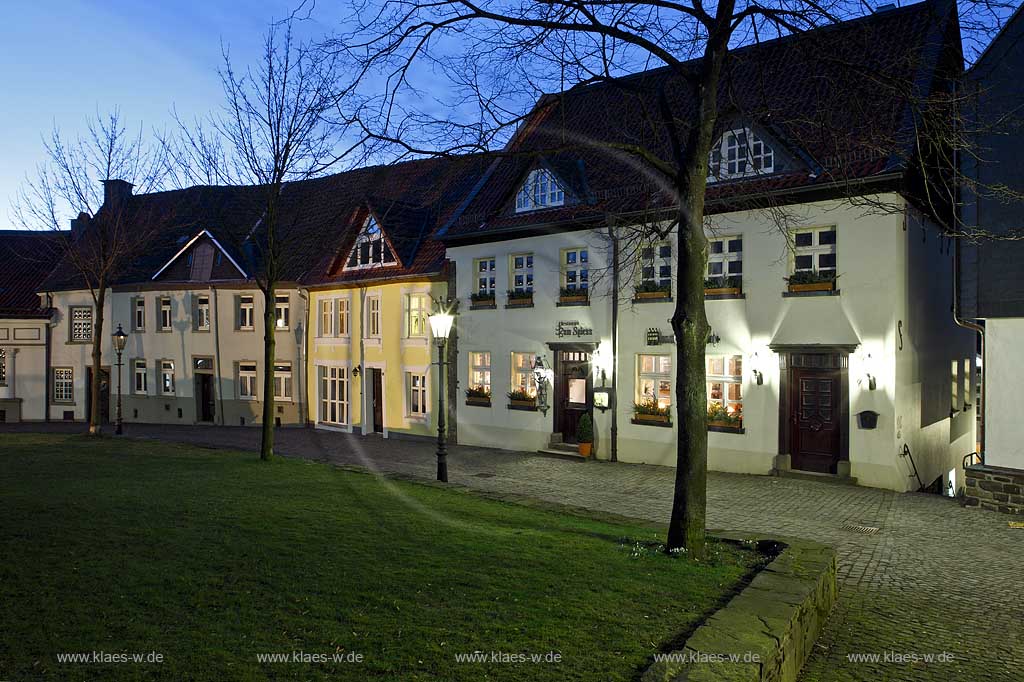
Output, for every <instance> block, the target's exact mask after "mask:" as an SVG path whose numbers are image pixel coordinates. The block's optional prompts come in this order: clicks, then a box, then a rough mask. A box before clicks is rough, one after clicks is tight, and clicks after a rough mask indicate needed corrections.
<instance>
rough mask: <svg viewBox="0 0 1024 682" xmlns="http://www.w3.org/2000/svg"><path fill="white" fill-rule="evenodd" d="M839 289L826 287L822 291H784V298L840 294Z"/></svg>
mask: <svg viewBox="0 0 1024 682" xmlns="http://www.w3.org/2000/svg"><path fill="white" fill-rule="evenodd" d="M838 295H839V289H824V290H821V291H783V292H782V297H783V298H803V297H806V296H838Z"/></svg>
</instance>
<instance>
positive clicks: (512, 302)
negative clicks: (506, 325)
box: [505, 296, 533, 308]
mask: <svg viewBox="0 0 1024 682" xmlns="http://www.w3.org/2000/svg"><path fill="white" fill-rule="evenodd" d="M505 307H506V308H532V307H533V296H530V297H529V298H510V299H508V301H507V302H506V303H505Z"/></svg>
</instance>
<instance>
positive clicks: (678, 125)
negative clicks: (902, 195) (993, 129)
mask: <svg viewBox="0 0 1024 682" xmlns="http://www.w3.org/2000/svg"><path fill="white" fill-rule="evenodd" d="M963 4H964V5H965V8H966V10H965V11H964V12H962V13H961V16H962V25H963V26H964V28H967V29H970V30H974V31H977V32H978V33H980V34H982V35H985V34H987V35H991V33H992V32H993V31H994V30H995V29H997V28H998V25H999V22H1000V20H1002V19H1004V18H1005V17H1006V16H1007V15H1008V11H1012V6H1011V5H1010V4H1009V3H999V2H985V3H970V2H968V3H963ZM967 10H969V11H967ZM870 12H871V9H870V8H869V7H867V6H866V5H865V4H863V3H862V2H858V1H856V0H831V1H829V2H824V3H821V2H802V1H799V0H779V1H777V2H776V1H772V2H753V1H749V0H722V1H721V2H719V3H717V4H714V5H706V4H705V3H703V2H701V1H700V0H683V1H681V2H674V1H667V0H637V1H635V2H608V1H607V0H599V1H594V2H584V1H580V0H549V1H547V2H516V1H515V0H453V1H452V2H434V1H433V0H375V1H372V0H367V1H366V2H363V3H361V4H360V5H358V6H357V7H356V10H355V12H354V14H353V15H352V16H350V17H347V18H346V19H345V25H346V26H347V27H349V28H348V29H346V32H345V33H343V34H341V35H339V36H337V37H336V38H333V39H331V40H329V41H328V42H327V49H329V50H331V51H332V52H333V53H340V54H344V55H346V56H347V57H348V58H349V59H351V62H352V64H353V72H354V73H355V77H356V78H357V79H359V80H362V81H363V83H364V85H365V84H367V83H369V84H371V85H370V86H369V87H368V88H364V92H367V95H366V99H365V100H364V102H363V108H362V110H361V112H360V116H359V117H358V124H359V125H360V126H362V127H363V130H364V132H365V133H366V134H367V135H369V136H371V137H374V138H375V139H379V140H383V141H386V142H388V143H390V144H392V145H394V146H395V147H397V148H398V149H399V150H401V152H403V153H406V154H458V153H462V152H467V151H477V150H482V149H487V148H489V147H492V146H495V145H498V146H500V145H501V144H503V143H504V142H506V141H507V140H509V139H512V140H513V144H512V145H510V146H508V147H506V148H505V149H504V150H503V152H502V153H506V154H515V153H516V149H515V144H514V140H515V139H516V138H515V135H514V132H513V131H514V130H516V129H517V128H519V127H520V126H521V125H524V124H525V125H530V116H532V113H530V114H527V115H525V116H524V115H521V114H520V112H521V111H522V110H523V108H524V104H528V103H532V101H534V100H537V99H539V98H541V97H542V96H544V95H545V93H548V92H559V91H565V90H566V89H567V88H568V87H570V86H579V85H586V84H595V83H600V84H604V85H606V86H613V87H616V88H618V89H619V93H620V95H621V96H622V97H625V98H634V106H635V107H637V108H638V109H640V110H642V111H643V117H644V120H645V121H646V122H647V123H646V126H645V127H643V129H642V130H641V131H639V132H636V134H633V135H632V136H631V137H630V136H629V135H619V136H617V139H616V140H587V141H585V144H586V145H591V146H593V145H602V146H603V147H604V148H605V149H607V150H609V151H610V152H612V153H615V154H617V155H625V156H628V157H630V158H632V159H633V163H635V165H637V166H639V167H641V168H642V171H641V173H642V174H643V175H645V176H646V177H648V178H649V179H650V181H649V186H648V187H646V188H644V190H643V191H648V192H651V193H652V194H658V193H665V194H668V195H670V196H671V199H670V201H668V202H667V203H666V204H663V205H662V206H661V208H662V209H664V207H665V205H670V206H671V208H670V210H669V211H668V212H665V211H664V210H662V212H661V214H660V217H659V219H657V220H643V221H641V226H642V227H643V228H644V229H641V230H639V232H636V233H635V235H634V236H635V239H633V240H632V243H633V244H634V248H635V244H639V243H642V242H643V241H644V240H650V239H651V238H660V237H664V235H666V234H667V233H668V232H672V231H674V232H676V234H677V239H676V244H677V253H676V263H677V270H676V272H677V276H676V278H675V298H674V300H675V306H676V307H675V313H674V315H673V317H672V320H671V322H672V329H673V331H674V333H675V338H676V369H677V380H676V386H675V400H674V401H673V402H674V405H675V408H676V410H677V413H678V424H679V429H678V443H677V458H676V479H675V495H674V500H673V505H672V512H671V519H670V524H669V532H668V542H667V546H668V548H669V549H670V550H675V549H679V548H686V549H687V550H688V551H689V552H690V553H691V554H693V555H696V556H700V555H702V554H703V553H704V533H705V530H704V529H705V506H706V469H707V428H706V419H707V414H706V395H705V366H704V353H705V345H706V342H707V338H708V334H709V327H708V322H707V318H706V315H705V310H704V295H703V290H704V281H703V280H704V273H705V267H706V263H707V240H706V238H705V227H706V223H705V213H706V210H705V209H706V189H707V187H706V185H707V179H708V175H709V154H710V152H711V151H712V146H713V143H714V141H715V139H716V135H717V134H719V125H720V123H721V122H722V121H723V120H727V119H728V117H730V116H737V115H742V114H747V115H754V114H757V113H761V114H770V113H771V112H764V111H762V112H753V111H750V110H747V111H743V108H742V106H741V104H740V102H741V100H742V96H741V94H738V93H737V92H736V91H734V90H733V86H734V85H735V84H734V83H732V82H731V81H730V80H729V79H728V78H727V76H728V75H729V74H730V73H732V71H733V69H736V68H737V67H738V65H741V62H742V57H741V55H740V53H739V52H737V48H739V47H742V46H744V45H750V44H755V43H759V42H763V41H765V40H768V39H771V38H777V37H781V36H786V35H792V34H799V33H805V32H807V31H809V30H810V29H815V28H819V27H823V26H827V25H831V24H837V23H839V22H842V21H845V20H847V19H851V18H855V17H858V16H861V15H863V14H866V13H870ZM352 27H354V28H352ZM983 42H986V41H985V40H984V38H982V39H980V40H978V41H977V42H976V45H980V44H981V43H983ZM813 49H815V50H818V53H817V55H816V57H817V58H818V59H820V60H821V61H823V62H825V63H827V64H828V65H829V69H828V71H827V74H826V75H827V77H828V78H830V79H833V80H832V81H831V82H833V83H842V82H843V80H844V75H845V79H848V80H851V81H852V80H859V81H860V82H870V84H871V87H874V88H878V89H879V90H882V91H885V93H887V94H890V95H895V94H897V93H898V91H900V90H901V89H904V90H906V92H900V93H899V94H901V95H903V96H905V97H910V98H913V97H917V98H918V101H917V105H916V110H915V111H914V113H913V115H914V120H915V121H916V122H922V121H924V120H925V118H923V116H925V115H926V114H933V113H934V112H933V111H926V110H929V109H934V106H933V105H934V104H935V102H928V101H924V100H922V99H921V98H920V94H921V93H919V92H916V91H912V88H911V86H908V85H907V84H906V83H903V82H893V78H892V77H891V76H890V75H887V74H886V73H885V69H884V67H885V66H886V65H881V66H882V67H883V68H879V69H877V70H876V71H874V72H873V71H872V66H873V65H865V64H858V63H843V62H842V56H841V55H833V54H832V53H831V50H830V48H829V46H828V45H827V44H826V45H824V46H823V45H820V44H819V45H815V46H814V47H813ZM654 67H660V68H662V69H665V70H666V71H667V73H668V77H667V78H666V79H665V80H664V81H663V85H662V87H661V88H660V89H658V90H657V91H656V92H654V93H653V94H652V93H650V92H644V93H638V92H637V91H636V90H635V87H634V86H633V84H634V83H635V81H630V80H628V79H622V78H620V76H622V75H624V74H629V73H635V72H639V71H643V70H649V69H652V68H654ZM950 68H951V72H953V73H954V75H955V72H956V70H957V69H956V65H951V66H950ZM438 74H443V76H444V78H442V77H441V76H439V75H438ZM755 74H756V70H755ZM424 81H426V82H427V83H428V85H423V84H422V83H423V82H424ZM439 82H440V87H439ZM378 84H379V85H378ZM374 85H377V87H373V86H374ZM747 85H748V86H749V87H751V88H753V89H757V88H758V86H759V85H762V84H760V83H757V82H754V83H748V84H747ZM428 87H429V89H428ZM444 88H448V89H450V91H451V92H453V93H456V94H455V96H454V97H453V98H451V99H448V100H443V101H442V103H440V104H438V103H434V102H430V101H429V100H427V98H426V96H427V95H428V94H430V95H433V96H434V97H438V98H440V95H438V94H437V93H438V91H439V90H442V89H444ZM677 93H683V95H682V96H679V95H678V94H677ZM864 99H865V100H866V101H865V102H864V106H865V115H870V114H872V113H873V112H871V111H870V107H871V105H872V99H873V97H871V96H867V97H865V98H864ZM425 100H426V101H425ZM543 101H545V100H542V102H543ZM546 101H549V102H550V100H546ZM945 103H946V104H948V99H947V100H946V102H945ZM828 105H829V103H828V102H825V103H823V107H824V108H827V107H828ZM844 106H845V105H844ZM540 108H541V105H538V107H537V109H540ZM438 110H441V113H439V114H438V113H435V112H436V111H438ZM866 120H870V118H867V119H866ZM928 120H931V119H928ZM629 132H632V131H629ZM787 132H788V133H790V134H791V135H796V136H797V137H799V135H800V134H804V135H810V134H814V135H819V136H823V137H829V138H830V139H828V140H823V141H822V140H819V142H820V144H818V147H819V148H821V147H823V146H824V147H828V146H829V145H830V144H831V145H833V146H834V147H835V158H834V159H832V162H831V163H824V160H819V161H822V162H823V163H822V164H821V165H822V166H825V167H826V168H827V170H828V172H829V173H831V174H832V175H833V177H832V178H831V180H832V182H833V183H835V184H839V185H841V184H843V183H844V182H847V181H848V182H849V184H850V186H851V189H852V190H854V191H851V195H855V194H856V191H855V188H854V187H853V185H854V184H855V182H854V178H853V177H852V174H851V176H846V174H845V173H844V169H845V168H848V167H852V166H854V165H855V164H856V163H857V162H859V161H862V160H863V158H858V157H857V155H856V154H851V152H850V150H851V149H853V148H855V147H856V146H857V145H856V144H852V142H853V141H852V140H851V138H852V137H853V135H852V134H851V131H848V130H843V129H838V128H837V127H836V126H834V125H832V126H831V127H830V122H829V120H828V119H827V118H818V119H814V118H808V119H807V120H804V121H794V122H793V125H791V126H790V128H789V129H788V130H787ZM859 132H860V133H862V138H861V142H863V143H864V144H867V141H869V140H872V139H874V138H872V136H871V134H870V131H859ZM890 132H891V131H890ZM917 132H918V134H919V139H923V138H924V137H925V133H927V134H928V135H929V136H930V138H931V142H930V143H929V144H928V145H924V146H927V147H928V148H927V149H923V146H922V145H921V144H918V145H916V148H915V145H913V144H911V145H909V146H908V144H907V140H906V139H902V138H900V139H889V138H887V137H884V136H883V137H882V138H881V139H875V140H874V144H875V146H876V148H875V149H874V150H873V153H872V154H871V158H876V157H882V156H884V155H885V154H890V155H891V154H893V153H894V152H895V150H897V149H910V152H909V153H908V154H907V156H908V157H910V156H912V157H913V159H914V163H915V164H917V167H916V168H915V172H917V171H920V174H921V175H922V176H923V177H924V180H923V182H924V184H925V188H926V189H928V190H931V191H932V192H933V196H932V197H931V200H933V201H934V202H935V204H936V206H938V207H940V209H941V210H943V211H945V212H946V214H948V215H952V213H953V212H952V210H951V208H950V206H954V205H955V190H953V189H951V187H950V186H949V185H948V184H944V181H947V180H949V174H948V172H947V170H948V162H949V161H950V157H951V156H952V152H951V148H952V146H953V145H954V144H955V140H954V135H952V134H947V135H946V136H945V137H942V135H938V136H937V137H936V132H935V130H928V129H927V127H926V126H919V127H918V129H917ZM549 144H550V148H549V149H548V150H547V151H548V152H549V153H558V152H560V151H564V150H566V149H571V148H573V147H574V146H575V147H579V146H580V142H579V141H578V140H573V139H572V136H571V131H569V132H568V133H567V134H564V135H562V136H561V137H558V136H557V135H553V136H551V139H550V140H549ZM883 147H884V149H883ZM538 151H543V150H537V149H536V148H535V149H532V150H531V153H534V154H537V153H538ZM861 153H862V154H863V153H864V152H863V151H862V152H861ZM936 169H941V172H940V173H939V180H940V181H943V182H933V181H932V178H931V176H930V175H929V173H930V171H934V170H936ZM951 200H954V203H953V204H951V203H950V201H951ZM761 205H762V206H765V207H768V208H770V209H772V210H778V211H779V214H778V215H779V219H780V222H781V223H785V222H786V220H785V211H784V210H783V209H781V208H780V207H773V206H772V204H771V200H770V199H766V200H764V201H763V202H762V204H761ZM868 208H871V209H874V210H891V208H887V207H882V206H873V207H868ZM471 218H473V219H476V218H478V216H473V217H471ZM634 232H635V231H634ZM613 241H618V240H613ZM627 241H628V239H627Z"/></svg>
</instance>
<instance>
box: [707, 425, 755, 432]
mask: <svg viewBox="0 0 1024 682" xmlns="http://www.w3.org/2000/svg"><path fill="white" fill-rule="evenodd" d="M708 432H709V433H746V432H747V430H746V429H745V428H743V427H742V426H712V425H711V424H708Z"/></svg>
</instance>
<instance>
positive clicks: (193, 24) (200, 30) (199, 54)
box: [0, 0, 327, 229]
mask: <svg viewBox="0 0 1024 682" xmlns="http://www.w3.org/2000/svg"><path fill="white" fill-rule="evenodd" d="M0 4H2V7H3V21H0V92H2V93H3V95H2V96H0V102H2V105H0V159H2V162H0V229H4V228H11V227H17V225H15V224H14V218H13V216H12V215H11V205H12V203H13V201H14V199H15V197H16V194H17V191H18V188H19V186H20V185H21V183H22V181H23V179H24V177H25V175H26V174H33V173H34V171H35V167H36V165H37V164H38V163H39V162H41V161H42V160H43V158H44V151H43V143H42V139H41V138H42V136H46V135H48V134H49V133H50V131H51V130H52V128H53V126H54V125H56V126H57V127H59V128H60V129H61V131H62V132H64V133H66V134H69V135H74V134H77V133H78V132H79V131H80V130H82V129H83V128H84V122H85V119H86V118H87V117H88V116H91V115H95V114H96V112H97V111H99V112H107V111H110V110H111V109H112V108H114V107H119V108H120V110H121V113H122V117H123V120H124V121H125V122H126V123H130V124H132V125H133V126H136V127H137V126H138V125H139V124H140V123H141V124H142V125H143V128H144V131H147V132H148V131H149V130H150V129H152V128H161V129H162V128H166V127H168V126H169V125H170V123H171V117H170V111H171V108H172V107H177V109H178V112H179V113H181V114H183V115H184V116H185V117H186V118H191V117H192V116H193V115H198V114H203V113H206V112H208V111H210V109H211V108H214V107H217V106H218V105H219V104H220V102H221V101H222V96H221V90H220V81H219V78H218V75H217V68H218V67H219V66H220V64H221V61H222V60H221V41H222V40H223V42H224V43H225V44H226V45H228V46H229V47H230V49H231V54H232V60H233V61H236V62H237V63H239V64H242V63H249V62H251V61H253V60H254V59H255V58H257V57H258V54H259V48H260V42H261V36H262V33H263V31H264V30H265V28H266V26H267V24H268V22H269V21H271V20H273V19H279V18H281V17H283V16H285V15H286V13H287V12H288V10H289V8H291V7H293V6H294V4H295V3H294V2H284V1H281V0H248V1H247V2H244V3H243V2H237V0H236V1H232V0H172V1H171V2H153V1H151V0H149V1H147V0H143V1H142V2H127V1H125V0H42V1H41V2H31V1H29V2H26V1H24V0H20V1H15V0H10V1H7V2H3V3H0ZM311 28H313V27H312V26H311ZM319 28H320V32H323V31H325V30H326V29H327V27H325V26H321V27H319Z"/></svg>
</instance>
